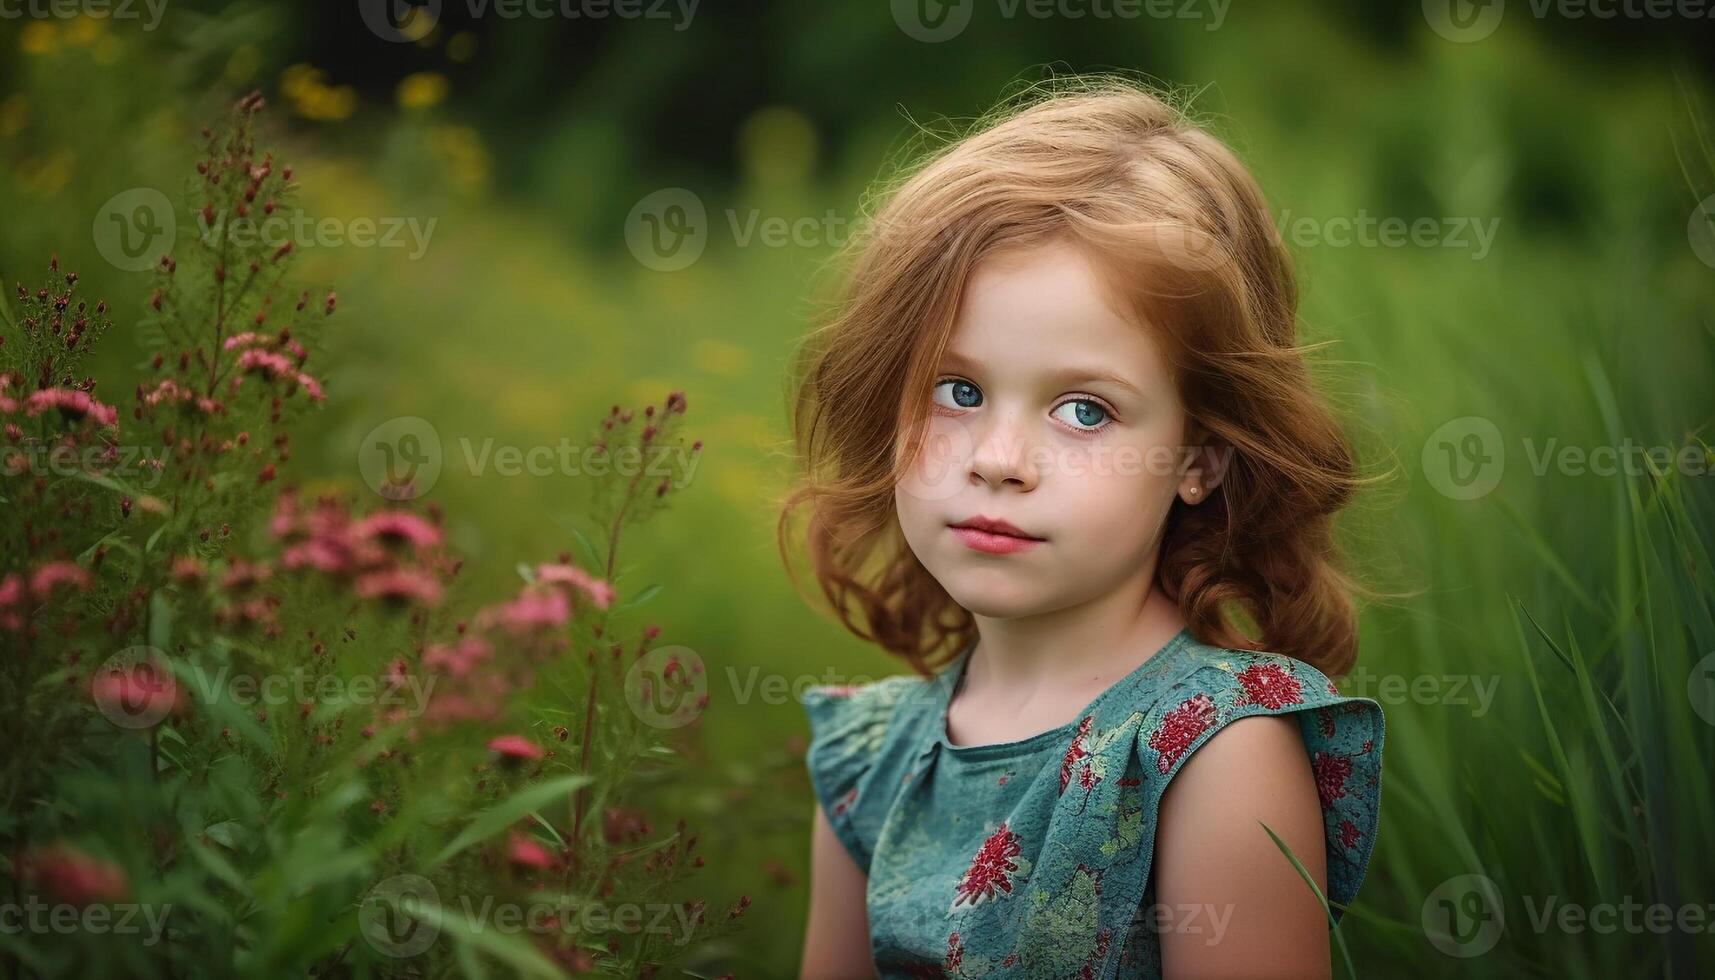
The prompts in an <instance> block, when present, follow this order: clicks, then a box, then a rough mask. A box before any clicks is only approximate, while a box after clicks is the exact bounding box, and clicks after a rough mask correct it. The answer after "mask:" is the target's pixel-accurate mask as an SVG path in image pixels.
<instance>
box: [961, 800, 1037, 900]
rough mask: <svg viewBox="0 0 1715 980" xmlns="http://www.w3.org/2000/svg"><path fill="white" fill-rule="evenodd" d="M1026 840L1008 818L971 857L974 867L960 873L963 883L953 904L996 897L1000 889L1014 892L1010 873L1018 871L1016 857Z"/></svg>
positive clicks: (1021, 850) (1020, 852)
mask: <svg viewBox="0 0 1715 980" xmlns="http://www.w3.org/2000/svg"><path fill="white" fill-rule="evenodd" d="M1022 843H1023V842H1022V841H1021V840H1020V838H1019V836H1018V835H1017V834H1015V833H1013V832H1012V831H1011V830H1010V829H1009V828H1008V827H1007V825H1006V823H1005V822H1004V821H1003V822H1002V823H1001V825H1000V826H999V827H996V828H995V832H994V833H992V834H990V835H989V836H988V839H987V840H985V841H983V844H982V846H981V847H979V848H977V854H976V857H973V858H971V866H970V867H969V868H966V869H965V873H964V874H963V875H960V876H959V883H958V885H957V886H955V887H954V889H953V907H954V908H958V907H959V906H960V905H965V904H970V905H977V904H979V903H981V902H984V901H986V900H988V899H991V898H994V897H995V891H996V890H997V889H998V890H999V891H1003V892H1011V891H1012V879H1011V878H1008V877H1007V875H1008V874H1010V873H1012V872H1014V871H1017V870H1018V865H1016V864H1014V863H1013V862H1012V859H1013V858H1015V857H1018V856H1019V855H1020V854H1022V853H1023V848H1022V847H1020V844H1022Z"/></svg>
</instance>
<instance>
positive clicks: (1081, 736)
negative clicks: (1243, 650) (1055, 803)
mask: <svg viewBox="0 0 1715 980" xmlns="http://www.w3.org/2000/svg"><path fill="white" fill-rule="evenodd" d="M1090 718H1091V716H1090V715H1085V716H1084V719H1083V720H1082V721H1080V722H1078V731H1077V733H1076V734H1074V735H1073V736H1072V744H1071V745H1068V746H1066V756H1065V758H1063V759H1061V760H1060V795H1062V796H1064V795H1065V794H1066V786H1067V785H1068V784H1069V783H1071V782H1072V769H1073V767H1075V766H1078V764H1079V763H1080V762H1082V763H1083V766H1082V770H1083V771H1082V772H1080V773H1079V774H1078V783H1079V785H1081V786H1083V787H1084V788H1085V789H1089V788H1090V787H1092V786H1094V785H1096V775H1095V774H1094V773H1092V772H1091V771H1090V764H1089V763H1088V762H1085V761H1084V760H1086V759H1088V758H1089V757H1090Z"/></svg>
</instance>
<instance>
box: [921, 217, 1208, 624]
mask: <svg viewBox="0 0 1715 980" xmlns="http://www.w3.org/2000/svg"><path fill="white" fill-rule="evenodd" d="M1185 432H1186V416H1185V412H1184V409H1183V407H1182V406H1181V404H1180V402H1179V399H1178V396H1177V394H1176V391H1175V389H1174V385H1173V379H1172V376H1171V374H1170V372H1169V368H1168V364H1167V362H1166V361H1165V359H1164V358H1163V357H1162V355H1161V352H1160V350H1159V349H1158V347H1157V346H1156V344H1155V343H1154V341H1153V340H1152V339H1151V337H1150V335H1149V331H1148V330H1146V329H1145V328H1143V327H1142V326H1139V325H1138V324H1136V323H1134V322H1131V321H1129V320H1127V319H1126V318H1124V317H1122V316H1121V315H1120V314H1119V313H1117V312H1115V311H1114V310H1113V309H1112V307H1110V305H1109V304H1108V302H1107V300H1106V299H1105V294H1104V293H1103V291H1102V289H1101V287H1100V283H1099V280H1098V279H1097V273H1096V271H1095V269H1094V268H1092V267H1091V265H1090V264H1089V262H1088V260H1087V259H1085V258H1084V256H1083V255H1082V253H1080V252H1079V251H1078V250H1077V249H1076V248H1074V247H1072V246H1070V245H1063V244H1056V245H1045V246H1041V247H1038V248H1033V249H1029V250H1027V251H1018V252H1011V253H1006V254H1002V255H997V256H994V257H992V258H989V259H985V260H984V261H983V262H981V263H979V264H978V265H977V267H976V269H975V270H974V271H973V272H972V275H971V280H970V283H969V285H968V288H967V290H966V292H965V296H964V301H963V304H962V306H961V307H960V309H959V313H958V320H957V322H956V323H955V324H954V330H953V335H952V338H951V340H950V341H949V343H948V350H947V354H946V356H945V357H944V358H943V360H942V363H941V364H940V366H939V369H938V374H937V384H936V386H935V391H934V407H933V409H932V416H931V418H930V420H929V432H928V435H927V439H926V441H925V443H924V446H923V452H922V453H921V454H920V456H919V458H918V461H917V463H916V465H915V466H914V467H913V468H912V470H911V472H910V473H909V474H908V476H907V477H906V478H905V479H904V480H902V481H901V482H900V483H899V485H898V486H897V487H896V488H895V492H894V500H895V504H896V508H897V511H898V514H899V523H900V526H901V529H902V530H903V531H904V534H905V540H906V541H907V542H908V543H909V544H910V546H911V550H912V551H913V552H915V553H916V555H917V558H918V560H919V561H921V562H922V563H923V565H924V567H925V568H927V569H928V570H929V572H930V574H932V575H934V576H935V579H936V580H937V581H938V582H940V583H941V585H942V586H943V587H944V588H945V589H946V590H947V592H948V593H949V594H950V595H951V596H952V598H953V600H954V601H955V602H957V603H958V604H959V605H961V606H963V607H964V608H966V609H968V610H970V611H971V612H972V613H974V614H976V615H979V616H991V617H996V618H1013V617H1019V616H1028V615H1033V614H1038V613H1046V612H1053V611H1055V610H1059V609H1064V608H1067V607H1070V606H1075V605H1078V604H1081V603H1084V602H1087V601H1090V600H1092V599H1095V598H1098V597H1100V596H1103V595H1106V594H1108V593H1110V592H1112V591H1113V590H1115V589H1117V588H1120V587H1122V586H1123V585H1125V584H1127V583H1128V581H1130V580H1135V579H1136V578H1137V577H1138V576H1139V575H1140V573H1141V572H1142V571H1143V570H1144V569H1145V568H1146V567H1147V568H1153V567H1154V557H1155V555H1156V553H1157V551H1158V549H1159V547H1160V543H1161V529H1162V525H1163V521H1164V519H1165V518H1166V516H1167V512H1168V509H1169V507H1170V506H1171V505H1172V503H1173V498H1174V496H1175V495H1183V496H1184V497H1185V499H1186V500H1188V501H1196V500H1197V496H1196V495H1193V494H1192V493H1191V492H1190V488H1191V487H1192V486H1199V487H1201V486H1202V484H1200V483H1199V482H1198V477H1197V476H1196V475H1195V472H1194V471H1193V472H1192V473H1191V474H1190V475H1187V474H1186V473H1185V472H1184V471H1185V470H1186V467H1185V466H1184V465H1183V462H1182V460H1183V457H1184V453H1183V452H1182V450H1181V446H1182V444H1183V441H1184V438H1185ZM902 450H903V445H901V446H900V451H902ZM1207 493H1208V490H1207V489H1202V490H1201V494H1202V495H1207ZM985 521H989V522H1004V525H1009V526H1010V527H1005V526H1003V527H1001V528H1000V530H1001V531H1002V532H1006V533H1002V534H996V533H992V532H991V531H985V530H983V529H982V528H980V527H977V528H972V527H964V528H961V527H959V525H961V524H968V523H971V522H975V523H977V524H982V523H983V522H985ZM1140 598H1141V597H1140Z"/></svg>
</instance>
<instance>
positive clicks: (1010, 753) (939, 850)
mask: <svg viewBox="0 0 1715 980" xmlns="http://www.w3.org/2000/svg"><path fill="white" fill-rule="evenodd" d="M970 652H971V648H970V647H967V648H966V649H965V650H964V651H963V652H961V653H960V655H959V656H958V658H957V659H956V660H955V661H954V662H953V663H952V664H951V665H949V666H948V667H947V668H946V669H944V670H943V671H941V672H940V673H939V674H938V675H937V676H935V677H933V678H922V677H889V678H886V679H884V680H880V681H877V682H875V683H872V684H865V685H861V686H856V687H817V688H812V689H810V690H809V691H807V692H806V693H805V697H804V702H805V709H806V711H807V712H808V714H809V717H810V726H811V732H812V738H811V742H810V747H809V753H808V760H807V761H808V766H809V770H810V779H811V782H812V783H813V785H814V787H815V791H816V796H817V798H818V799H819V801H820V802H821V805H822V809H823V812H825V813H826V814H827V816H828V821H829V823H830V824H831V825H832V826H833V829H834V833H835V834H836V835H837V836H838V837H839V839H840V841H841V842H842V843H843V844H844V845H845V847H846V849H847V850H848V851H850V852H851V855H852V857H853V859H854V860H856V861H857V864H858V867H860V868H862V869H863V870H864V872H865V873H866V874H867V875H868V878H869V891H868V900H867V907H868V912H869V928H870V940H871V948H872V952H873V954H874V957H875V968H876V970H877V971H878V972H879V973H880V975H881V976H883V977H1008V978H1030V980H1035V978H1050V977H1053V978H1059V977H1091V978H1095V977H1102V978H1118V977H1126V978H1134V977H1158V976H1160V972H1161V952H1160V941H1159V935H1158V934H1157V931H1156V929H1155V928H1152V925H1153V923H1154V922H1155V921H1156V919H1155V917H1154V915H1153V912H1152V907H1153V906H1154V904H1155V901H1154V896H1153V885H1152V879H1151V876H1150V865H1151V861H1152V859H1153V857H1154V852H1155V825H1156V814H1157V807H1158V806H1159V805H1160V802H1161V794H1162V792H1163V791H1164V790H1165V789H1166V788H1167V785H1168V783H1169V782H1170V781H1171V780H1172V779H1173V776H1174V774H1175V773H1177V772H1178V771H1179V768H1180V767H1181V766H1183V765H1184V764H1185V760H1186V759H1187V758H1189V757H1190V755H1191V754H1192V753H1193V752H1195V751H1196V750H1197V748H1198V746H1200V745H1202V744H1203V743H1204V742H1205V741H1207V740H1208V739H1209V737H1210V736H1212V735H1213V734H1214V733H1215V732H1217V731H1219V730H1220V729H1221V728H1222V726H1224V725H1226V724H1228V723H1230V722H1232V721H1233V720H1235V719H1238V718H1244V717H1246V716H1248V715H1259V714H1271V715H1278V714H1291V715H1293V716H1294V717H1295V718H1297V719H1298V723H1299V726H1300V729H1301V731H1302V732H1303V736H1304V744H1305V747H1306V749H1307V751H1308V752H1309V755H1310V763H1311V768H1312V771H1313V772H1314V774H1315V778H1316V787H1317V792H1318V795H1319V796H1320V797H1321V803H1322V820H1323V826H1324V828H1325V829H1326V841H1327V855H1328V898H1329V900H1330V901H1331V902H1332V903H1334V904H1335V905H1336V906H1343V905H1345V904H1347V903H1349V902H1351V901H1352V899H1353V897H1354V896H1355V895H1356V894H1357V891H1358V885H1359V884H1360V883H1361V882H1362V881H1363V878H1364V869H1365V867H1366V866H1367V865H1368V863H1369V856H1370V851H1371V848H1372V847H1373V846H1374V843H1375V832H1376V822H1377V817H1378V813H1377V803H1378V800H1379V794H1380V790H1381V785H1380V781H1381V758H1382V714H1381V706H1380V705H1378V704H1377V703H1376V702H1375V701H1373V700H1370V699H1368V698H1354V697H1344V696H1342V695H1340V694H1339V693H1338V691H1337V690H1336V689H1335V687H1334V685H1333V684H1332V683H1331V682H1330V681H1329V680H1328V679H1327V677H1325V676H1324V675H1323V674H1322V673H1321V672H1319V671H1317V670H1316V669H1315V668H1313V667H1311V666H1309V665H1307V664H1305V663H1303V662H1301V661H1298V660H1295V659H1293V658H1291V657H1286V656H1281V655H1278V654H1270V653H1255V652H1250V651H1236V650H1226V649H1221V648H1218V647H1212V646H1207V645H1204V644H1202V643H1199V642H1197V641H1196V640H1195V639H1193V638H1192V636H1191V634H1190V631H1189V630H1181V631H1180V632H1179V633H1178V634H1177V635H1176V636H1174V637H1173V639H1172V640H1170V641H1168V643H1167V645H1166V646H1164V647H1163V648H1162V649H1161V650H1159V651H1157V653H1156V654H1155V655H1154V656H1152V657H1150V658H1149V659H1148V660H1146V661H1144V663H1143V664H1142V665H1140V666H1139V667H1138V668H1137V669H1136V670H1134V671H1133V672H1132V673H1130V674H1128V675H1127V676H1125V677H1124V678H1122V679H1121V680H1120V681H1119V682H1118V683H1116V684H1114V685H1113V686H1112V687H1110V688H1108V689H1107V690H1106V691H1104V692H1102V694H1101V695H1099V696H1098V697H1097V698H1096V700H1094V701H1093V702H1091V703H1090V704H1089V706H1088V707H1087V708H1086V709H1085V710H1084V711H1083V712H1082V713H1081V716H1080V717H1079V718H1078V719H1077V720H1076V721H1074V722H1072V723H1070V724H1068V725H1066V726H1064V727H1062V728H1058V729H1055V730H1053V731H1047V732H1042V733H1040V734H1038V735H1033V736H1031V737H1029V738H1026V739H1022V740H1019V741H1016V742H1004V743H1000V744H994V745H970V746H958V745H952V744H950V743H949V742H948V741H947V737H946V710H947V704H948V702H949V700H950V697H951V692H952V690H953V688H954V686H955V685H956V682H957V680H958V678H959V677H960V676H961V675H962V672H963V670H964V665H965V662H966V660H967V659H968V658H969V656H970ZM1281 859H1282V860H1285V856H1284V855H1283V856H1282V858H1281ZM1340 911H1341V910H1340V908H1338V907H1335V908H1334V909H1333V912H1334V917H1335V918H1336V919H1338V918H1339V915H1340ZM1173 921H1174V924H1175V928H1185V929H1190V928H1196V927H1197V924H1196V923H1194V922H1191V921H1189V920H1187V919H1184V918H1183V917H1177V918H1175V919H1174V920H1173ZM1205 927H1209V928H1212V924H1205Z"/></svg>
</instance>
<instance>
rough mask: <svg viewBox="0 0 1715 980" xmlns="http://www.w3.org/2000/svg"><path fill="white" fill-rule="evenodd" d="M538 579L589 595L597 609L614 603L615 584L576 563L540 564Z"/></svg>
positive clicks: (537, 572) (537, 569)
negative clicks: (597, 576)
mask: <svg viewBox="0 0 1715 980" xmlns="http://www.w3.org/2000/svg"><path fill="white" fill-rule="evenodd" d="M536 581H538V582H545V583H548V584H551V585H566V586H570V587H571V588H573V589H576V590H578V591H579V592H582V593H583V594H584V595H585V596H587V597H588V598H589V600H590V602H591V603H593V604H594V605H595V607H596V608H597V609H606V608H607V607H608V606H610V605H612V604H613V599H614V591H613V586H611V585H609V584H608V583H606V582H604V581H602V580H601V579H599V578H596V577H595V576H594V575H591V574H590V573H588V572H586V571H584V570H583V569H581V568H579V567H577V566H576V565H538V566H536Z"/></svg>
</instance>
